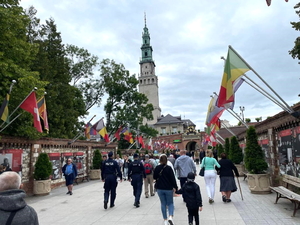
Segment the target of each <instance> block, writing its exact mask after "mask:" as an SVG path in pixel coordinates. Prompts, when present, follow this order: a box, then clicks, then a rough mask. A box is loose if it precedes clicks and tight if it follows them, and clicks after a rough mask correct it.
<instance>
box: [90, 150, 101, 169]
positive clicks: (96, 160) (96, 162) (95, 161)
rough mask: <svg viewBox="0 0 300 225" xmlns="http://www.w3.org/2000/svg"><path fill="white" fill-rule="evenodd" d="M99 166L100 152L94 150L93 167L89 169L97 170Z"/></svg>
mask: <svg viewBox="0 0 300 225" xmlns="http://www.w3.org/2000/svg"><path fill="white" fill-rule="evenodd" d="M101 164H102V156H101V153H100V150H99V149H96V150H95V151H94V156H93V166H92V168H91V169H93V170H98V169H100V167H101Z"/></svg>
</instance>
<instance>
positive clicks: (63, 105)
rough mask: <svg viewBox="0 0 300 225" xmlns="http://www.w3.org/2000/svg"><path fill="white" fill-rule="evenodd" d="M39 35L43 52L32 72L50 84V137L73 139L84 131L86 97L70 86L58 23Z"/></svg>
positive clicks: (36, 40)
mask: <svg viewBox="0 0 300 225" xmlns="http://www.w3.org/2000/svg"><path fill="white" fill-rule="evenodd" d="M38 34H39V36H38V37H36V39H35V40H33V42H34V43H35V44H37V45H38V46H39V52H38V54H37V57H36V59H35V60H34V64H33V65H32V70H34V71H38V72H39V73H40V77H41V80H43V81H48V82H49V84H48V85H47V86H46V91H47V95H46V102H47V112H48V122H49V136H51V137H56V138H73V137H74V136H75V135H76V134H77V133H78V130H80V129H82V124H81V123H80V122H79V119H78V118H79V117H82V116H84V115H85V114H86V110H85V104H84V101H83V97H82V94H81V92H80V90H79V89H78V88H76V87H74V86H71V85H70V82H71V80H72V76H71V74H70V72H69V69H70V67H69V60H67V59H66V52H65V48H64V45H63V44H62V39H61V35H60V33H59V32H58V31H57V28H56V25H55V23H54V20H53V19H50V20H48V21H46V24H43V25H42V26H41V28H40V30H39V31H38Z"/></svg>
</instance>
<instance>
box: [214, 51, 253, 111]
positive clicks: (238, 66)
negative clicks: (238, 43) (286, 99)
mask: <svg viewBox="0 0 300 225" xmlns="http://www.w3.org/2000/svg"><path fill="white" fill-rule="evenodd" d="M249 70H250V68H249V67H248V66H247V65H246V63H245V62H244V61H243V60H242V59H241V58H240V57H239V56H238V55H237V54H236V53H235V52H234V51H233V49H232V48H231V46H229V48H228V53H227V59H226V63H225V69H224V74H223V78H222V83H221V88H220V92H219V99H218V103H217V106H218V107H222V106H224V105H225V104H227V103H229V102H234V88H233V83H234V81H235V80H236V79H237V78H239V77H240V76H242V75H243V74H244V73H246V72H247V71H249Z"/></svg>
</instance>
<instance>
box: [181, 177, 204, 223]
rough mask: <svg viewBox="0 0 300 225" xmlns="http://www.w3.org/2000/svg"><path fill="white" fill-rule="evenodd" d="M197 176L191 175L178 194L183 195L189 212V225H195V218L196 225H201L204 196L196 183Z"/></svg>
mask: <svg viewBox="0 0 300 225" xmlns="http://www.w3.org/2000/svg"><path fill="white" fill-rule="evenodd" d="M194 180H195V174H194V173H189V174H188V177H187V182H186V183H185V184H184V185H183V187H182V189H180V190H178V191H177V192H176V193H177V194H182V196H183V199H184V201H185V203H186V207H187V210H188V220H189V225H192V224H193V218H194V217H195V222H196V225H199V224H200V222H199V211H202V196H201V192H200V187H199V185H198V184H196V183H195V182H194Z"/></svg>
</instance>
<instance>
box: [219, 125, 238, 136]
mask: <svg viewBox="0 0 300 225" xmlns="http://www.w3.org/2000/svg"><path fill="white" fill-rule="evenodd" d="M221 124H222V125H223V126H224V128H225V129H226V130H227V131H228V132H229V133H231V134H232V135H233V136H235V137H236V135H235V133H233V132H232V131H231V130H230V129H229V128H228V127H227V126H226V124H225V123H223V122H221Z"/></svg>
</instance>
